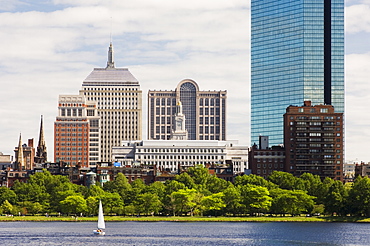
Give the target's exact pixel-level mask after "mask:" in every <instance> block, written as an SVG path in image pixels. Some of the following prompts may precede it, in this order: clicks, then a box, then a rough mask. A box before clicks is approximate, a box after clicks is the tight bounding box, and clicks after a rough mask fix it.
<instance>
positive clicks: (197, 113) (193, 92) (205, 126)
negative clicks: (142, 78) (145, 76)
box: [148, 79, 227, 140]
mask: <svg viewBox="0 0 370 246" xmlns="http://www.w3.org/2000/svg"><path fill="white" fill-rule="evenodd" d="M226 98H227V92H226V91H199V87H198V84H197V83H196V82H195V81H193V80H190V79H184V80H182V81H181V82H180V83H179V84H178V85H177V87H176V89H175V91H167V90H166V91H156V90H149V92H148V139H149V140H159V139H164V140H169V139H171V137H172V132H173V131H175V130H176V125H175V123H176V119H178V117H177V118H176V117H175V114H176V105H177V104H178V103H179V102H181V105H182V113H183V115H184V118H185V119H186V122H185V130H186V131H187V132H188V137H187V139H188V140H226Z"/></svg>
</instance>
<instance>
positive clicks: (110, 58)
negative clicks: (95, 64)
mask: <svg viewBox="0 0 370 246" xmlns="http://www.w3.org/2000/svg"><path fill="white" fill-rule="evenodd" d="M107 68H114V61H113V45H112V42H110V45H109V50H108V62H107Z"/></svg>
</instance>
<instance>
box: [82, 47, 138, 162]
mask: <svg viewBox="0 0 370 246" xmlns="http://www.w3.org/2000/svg"><path fill="white" fill-rule="evenodd" d="M80 95H84V96H86V97H87V100H88V101H94V102H96V105H97V114H98V116H100V123H101V128H100V130H101V131H100V136H101V139H100V148H101V153H100V160H101V161H104V162H105V161H111V159H112V147H113V146H120V145H121V142H122V141H123V140H139V139H142V123H141V122H142V91H141V90H140V85H139V82H138V81H137V79H136V78H135V77H134V76H133V75H132V74H131V73H130V71H129V70H128V69H127V68H116V67H115V65H114V61H113V46H112V43H111V44H110V46H109V50H108V62H107V66H106V67H105V68H94V70H93V71H92V72H91V73H90V75H89V76H87V78H86V79H85V80H84V81H83V84H82V89H81V90H80Z"/></svg>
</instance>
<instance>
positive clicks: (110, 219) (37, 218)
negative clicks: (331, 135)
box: [0, 216, 370, 223]
mask: <svg viewBox="0 0 370 246" xmlns="http://www.w3.org/2000/svg"><path fill="white" fill-rule="evenodd" d="M22 221H24V222H96V221H97V217H73V216H69V217H63V216H61V217H54V216H48V217H46V216H9V217H8V216H0V222H22ZM125 221H129V222H350V223H353V222H357V223H358V222H360V223H369V222H370V218H355V217H336V216H334V217H331V216H328V217H324V216H321V217H303V216H302V217H301V216H294V217H291V216H281V217H280V216H279V217H265V216H261V217H177V216H176V217H173V216H169V217H160V216H140V217H136V216H105V222H125Z"/></svg>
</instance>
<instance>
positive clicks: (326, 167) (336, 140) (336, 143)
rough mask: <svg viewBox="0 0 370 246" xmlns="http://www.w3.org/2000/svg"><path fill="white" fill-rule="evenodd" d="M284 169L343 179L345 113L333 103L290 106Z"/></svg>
mask: <svg viewBox="0 0 370 246" xmlns="http://www.w3.org/2000/svg"><path fill="white" fill-rule="evenodd" d="M284 146H285V151H286V154H285V155H286V165H285V171H286V172H290V173H292V174H293V175H296V176H300V175H301V174H303V173H305V172H308V173H312V174H314V175H319V176H320V177H321V178H325V177H329V178H332V179H336V180H343V155H344V153H343V150H344V148H343V113H335V112H334V107H333V106H331V105H316V106H313V105H311V102H310V101H305V102H304V105H303V106H289V107H288V108H287V109H286V113H285V114H284Z"/></svg>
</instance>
